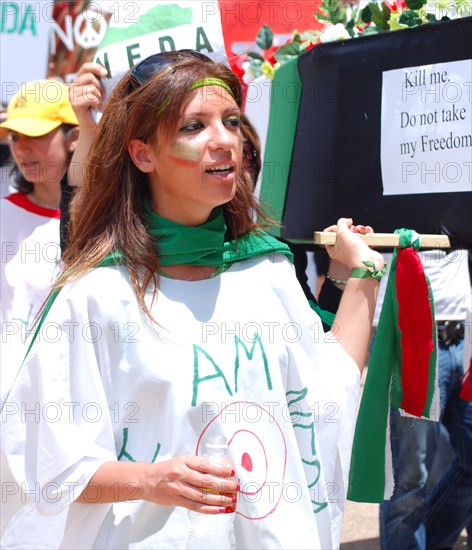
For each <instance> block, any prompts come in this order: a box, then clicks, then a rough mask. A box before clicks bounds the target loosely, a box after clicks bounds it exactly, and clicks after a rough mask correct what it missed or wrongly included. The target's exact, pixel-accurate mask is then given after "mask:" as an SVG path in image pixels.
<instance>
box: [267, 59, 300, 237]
mask: <svg viewBox="0 0 472 550" xmlns="http://www.w3.org/2000/svg"><path fill="white" fill-rule="evenodd" d="M301 92H302V82H301V79H300V74H299V72H298V58H295V59H293V60H292V61H290V62H288V63H286V64H284V65H282V66H281V67H279V68H278V69H277V71H276V72H275V76H274V80H273V81H272V85H271V98H270V118H269V128H268V131H267V142H266V148H265V154H264V168H263V172H262V183H261V193H260V199H261V203H262V204H263V205H264V206H265V207H266V208H267V210H268V214H269V215H270V216H272V217H273V218H274V219H275V221H276V222H277V223H278V224H281V223H282V218H283V213H284V209H285V199H286V194H287V186H288V176H289V174H290V163H291V160H292V152H293V144H294V142H295V134H296V131H297V122H298V112H299V108H300V98H301ZM270 233H272V234H274V235H276V236H280V228H279V227H274V228H270Z"/></svg>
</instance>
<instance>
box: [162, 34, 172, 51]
mask: <svg viewBox="0 0 472 550" xmlns="http://www.w3.org/2000/svg"><path fill="white" fill-rule="evenodd" d="M159 50H160V52H161V53H162V52H173V51H174V50H175V42H174V40H173V39H172V37H171V36H161V37H160V38H159Z"/></svg>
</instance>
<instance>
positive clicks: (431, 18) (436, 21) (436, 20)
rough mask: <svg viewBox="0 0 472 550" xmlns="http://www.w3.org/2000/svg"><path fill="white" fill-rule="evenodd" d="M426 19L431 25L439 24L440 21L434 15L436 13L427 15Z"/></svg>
mask: <svg viewBox="0 0 472 550" xmlns="http://www.w3.org/2000/svg"><path fill="white" fill-rule="evenodd" d="M426 19H427V20H428V21H429V22H430V23H433V24H434V23H439V21H438V18H437V17H436V16H435V15H434V13H427V14H426Z"/></svg>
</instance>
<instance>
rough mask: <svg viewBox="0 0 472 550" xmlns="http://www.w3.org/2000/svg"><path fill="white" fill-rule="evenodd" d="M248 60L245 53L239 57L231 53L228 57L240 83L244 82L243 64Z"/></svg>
mask: <svg viewBox="0 0 472 550" xmlns="http://www.w3.org/2000/svg"><path fill="white" fill-rule="evenodd" d="M247 60H248V58H247V55H246V54H245V53H243V54H241V55H238V54H236V53H234V52H231V53H230V54H229V56H228V62H229V66H230V68H231V70H232V71H233V73H234V74H235V75H236V76H237V77H238V78H239V80H240V82H242V81H243V76H244V69H243V63H244V62H246V61H247Z"/></svg>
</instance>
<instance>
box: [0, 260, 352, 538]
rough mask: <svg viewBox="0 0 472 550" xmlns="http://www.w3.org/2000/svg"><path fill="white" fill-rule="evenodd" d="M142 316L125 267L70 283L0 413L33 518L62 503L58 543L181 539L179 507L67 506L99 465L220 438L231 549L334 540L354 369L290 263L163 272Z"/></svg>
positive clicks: (13, 469) (197, 447)
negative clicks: (188, 273)
mask: <svg viewBox="0 0 472 550" xmlns="http://www.w3.org/2000/svg"><path fill="white" fill-rule="evenodd" d="M150 296H151V294H150V293H149V295H148V297H149V299H150ZM152 314H153V316H154V318H155V320H156V323H151V322H150V321H149V320H148V318H146V317H145V316H144V314H143V312H142V311H141V309H140V307H139V305H138V303H137V300H136V297H135V295H134V292H133V289H132V287H131V284H130V279H129V275H128V272H127V270H126V269H125V268H124V267H102V268H97V269H95V270H93V271H92V272H90V273H89V274H87V275H86V276H85V277H83V278H82V279H81V280H79V281H78V282H76V283H74V284H72V285H68V286H67V287H65V288H64V289H63V290H62V291H61V292H60V293H59V296H58V298H57V299H56V301H55V303H54V304H53V306H52V308H51V310H50V311H49V313H48V316H47V318H46V320H45V322H44V324H43V326H42V328H41V331H40V332H39V334H38V338H37V341H36V342H35V344H34V346H33V347H32V349H31V351H30V353H29V356H28V359H27V361H26V363H25V364H24V366H23V368H22V370H21V372H20V374H19V377H18V379H17V380H16V383H15V384H14V387H13V389H12V392H11V394H10V396H9V400H8V401H7V403H6V405H5V407H4V409H3V417H2V453H3V456H2V466H3V467H4V469H7V470H9V472H8V475H10V476H12V480H14V483H16V484H18V487H19V488H20V490H21V489H23V490H24V489H25V488H27V489H28V490H29V491H33V492H31V493H30V499H31V500H36V504H37V506H38V508H39V510H40V511H41V513H43V514H48V515H49V514H55V513H59V512H61V510H63V509H64V508H65V507H68V508H69V512H68V519H67V525H66V526H65V528H64V537H63V540H62V542H61V543H60V544H61V547H64V548H113V549H116V548H185V545H186V538H187V532H188V518H187V510H186V509H184V508H179V507H164V506H159V505H156V504H152V503H149V502H145V501H132V502H120V503H116V504H77V503H73V502H72V501H73V500H74V499H75V498H77V497H78V496H79V494H80V493H81V492H82V490H83V489H84V487H85V486H86V485H87V483H88V481H89V480H90V478H91V477H92V476H93V474H94V472H95V471H96V470H97V468H98V467H99V466H100V465H101V464H102V463H104V462H107V461H115V460H117V459H118V460H122V461H127V460H134V461H144V462H151V461H156V462H158V461H163V460H168V459H170V458H172V457H174V456H176V455H179V454H182V453H200V452H201V444H200V442H201V439H202V437H204V436H205V435H207V434H209V433H222V434H223V435H225V436H226V438H227V440H228V442H229V449H230V455H231V459H232V461H233V464H234V465H235V468H236V471H237V476H238V477H239V479H240V485H241V493H240V494H239V497H238V499H239V500H238V504H237V512H236V516H235V535H236V543H237V548H251V549H254V548H266V549H267V548H284V549H291V548H293V549H302V548H313V549H315V548H330V549H331V548H335V547H337V546H338V545H339V538H340V529H341V520H342V511H343V506H344V500H345V494H346V490H347V486H346V485H347V475H348V465H349V459H350V451H351V444H352V437H353V429H354V424H355V418H356V411H357V402H358V390H359V369H358V368H357V366H356V364H355V362H354V361H353V360H352V359H351V358H350V356H349V355H348V354H347V353H346V352H345V351H344V350H343V348H342V347H341V346H340V344H339V343H338V342H337V341H336V339H335V337H334V336H333V335H332V334H331V333H326V334H325V333H323V329H322V327H321V322H320V320H319V318H318V316H317V315H316V314H315V313H314V312H313V311H312V310H311V308H310V307H309V305H308V303H307V301H306V298H305V296H304V294H303V292H302V290H301V288H300V286H299V284H298V281H297V279H296V277H295V274H294V270H293V267H292V265H291V264H290V262H289V261H288V260H287V259H286V258H285V257H284V256H281V255H272V256H263V257H259V258H255V259H251V260H247V261H242V262H239V263H236V264H234V265H233V266H232V267H231V268H229V269H228V270H227V271H225V272H223V273H222V274H220V275H218V276H217V277H214V278H211V279H207V280H203V281H193V282H188V281H179V280H174V279H169V278H165V277H161V279H160V289H159V294H158V298H157V301H156V302H155V303H154V305H153V307H152ZM12 482H13V481H12ZM12 487H13V486H12ZM89 491H90V494H89V496H93V495H92V493H93V488H90V489H89ZM20 492H21V491H20ZM18 494H20V493H18ZM11 501H12V505H13V503H14V502H15V501H18V498H17V496H16V499H15V498H14V497H12V498H11ZM71 502H72V503H71ZM8 505H9V503H8V500H7V502H6V503H5V504H4V506H7V507H8ZM12 513H13V512H12ZM18 513H21V510H20V512H18ZM12 521H14V518H13V520H12ZM6 532H7V534H8V525H7V526H6ZM16 534H17V538H18V537H19V538H21V536H22V534H21V530H17V531H16ZM38 536H39V535H38ZM9 537H10V540H11V539H12V536H11V533H10V535H9ZM58 544H59V543H58ZM17 547H21V544H20V545H18V546H17Z"/></svg>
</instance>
